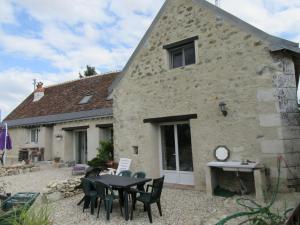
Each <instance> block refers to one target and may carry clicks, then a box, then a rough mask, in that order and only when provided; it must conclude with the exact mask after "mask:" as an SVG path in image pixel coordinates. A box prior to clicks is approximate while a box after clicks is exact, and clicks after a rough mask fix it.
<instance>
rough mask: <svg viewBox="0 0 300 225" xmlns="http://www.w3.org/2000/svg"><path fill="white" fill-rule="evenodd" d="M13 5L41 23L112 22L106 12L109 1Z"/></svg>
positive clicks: (65, 0) (26, 0)
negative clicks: (21, 8) (24, 10)
mask: <svg viewBox="0 0 300 225" xmlns="http://www.w3.org/2000/svg"><path fill="white" fill-rule="evenodd" d="M15 3H16V4H18V5H19V6H21V7H23V8H25V9H26V10H27V11H28V12H29V14H30V15H31V16H32V17H34V18H35V19H37V20H39V21H41V22H53V21H57V22H63V23H66V24H71V25H74V24H77V23H82V22H93V23H107V22H111V21H112V18H111V17H110V16H109V15H108V14H107V10H106V8H107V7H108V5H109V0H100V1H99V0H88V1H86V0H51V1H41V0H22V1H15Z"/></svg>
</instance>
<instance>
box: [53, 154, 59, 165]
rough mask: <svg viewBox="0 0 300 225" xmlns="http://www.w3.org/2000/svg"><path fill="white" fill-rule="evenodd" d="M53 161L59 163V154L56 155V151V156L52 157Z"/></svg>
mask: <svg viewBox="0 0 300 225" xmlns="http://www.w3.org/2000/svg"><path fill="white" fill-rule="evenodd" d="M54 162H55V163H59V162H60V156H59V155H58V152H56V156H55V157H54Z"/></svg>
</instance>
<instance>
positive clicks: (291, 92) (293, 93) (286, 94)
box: [275, 88, 297, 100]
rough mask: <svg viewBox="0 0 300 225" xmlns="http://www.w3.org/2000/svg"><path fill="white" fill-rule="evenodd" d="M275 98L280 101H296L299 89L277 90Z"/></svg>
mask: <svg viewBox="0 0 300 225" xmlns="http://www.w3.org/2000/svg"><path fill="white" fill-rule="evenodd" d="M275 96H276V97H277V98H278V99H279V100H282V99H288V100H296V99H297V88H277V89H276V91H275Z"/></svg>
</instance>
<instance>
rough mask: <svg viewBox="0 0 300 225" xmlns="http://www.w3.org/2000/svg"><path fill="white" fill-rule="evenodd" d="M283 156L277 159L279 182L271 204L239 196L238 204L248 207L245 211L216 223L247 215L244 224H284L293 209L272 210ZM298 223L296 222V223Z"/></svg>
mask: <svg viewBox="0 0 300 225" xmlns="http://www.w3.org/2000/svg"><path fill="white" fill-rule="evenodd" d="M282 159H283V158H282V157H281V156H280V157H278V160H277V169H278V177H277V184H276V189H275V191H274V192H273V194H272V198H271V201H270V203H269V204H267V205H266V206H263V205H260V204H258V203H257V202H255V201H253V200H252V199H248V198H239V199H237V201H236V202H237V204H238V205H240V206H242V207H244V208H245V209H247V211H244V212H237V213H234V214H232V215H230V216H228V217H225V218H224V219H222V220H220V221H219V222H218V223H216V224H215V225H225V224H226V223H227V222H228V221H230V220H233V219H236V218H241V217H247V219H246V220H245V221H243V222H242V223H240V224H239V225H242V224H249V225H282V224H284V222H285V221H286V219H287V215H288V213H290V212H291V211H292V209H284V210H283V213H281V214H280V213H279V212H277V213H274V212H272V211H271V207H272V205H273V204H274V202H275V200H276V197H277V194H278V191H279V181H280V170H281V161H282ZM295 225H296V224H295Z"/></svg>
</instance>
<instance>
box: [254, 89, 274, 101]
mask: <svg viewBox="0 0 300 225" xmlns="http://www.w3.org/2000/svg"><path fill="white" fill-rule="evenodd" d="M274 92H275V90H274V89H259V90H257V100H258V101H259V102H272V101H275V97H274Z"/></svg>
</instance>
